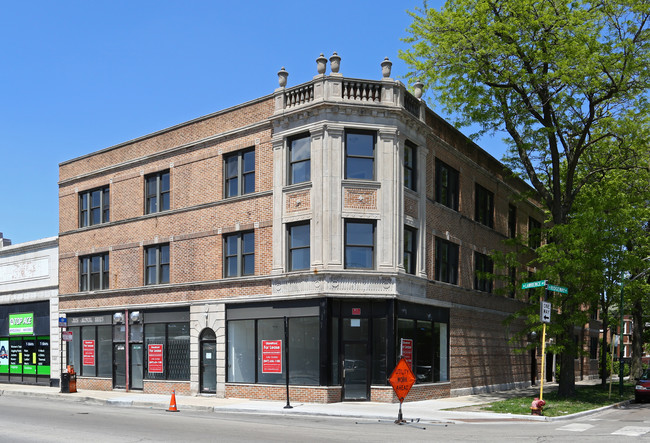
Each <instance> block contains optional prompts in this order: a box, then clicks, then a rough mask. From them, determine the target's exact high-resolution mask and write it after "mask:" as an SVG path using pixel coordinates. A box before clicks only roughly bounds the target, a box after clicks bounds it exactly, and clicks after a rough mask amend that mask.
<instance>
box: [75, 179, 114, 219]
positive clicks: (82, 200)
mask: <svg viewBox="0 0 650 443" xmlns="http://www.w3.org/2000/svg"><path fill="white" fill-rule="evenodd" d="M110 200H111V199H110V195H109V188H108V186H106V187H105V188H100V189H95V190H92V191H86V192H80V193H79V227H80V228H83V227H85V226H92V225H98V224H100V223H108V222H109V221H110Z"/></svg>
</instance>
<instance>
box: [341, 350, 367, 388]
mask: <svg viewBox="0 0 650 443" xmlns="http://www.w3.org/2000/svg"><path fill="white" fill-rule="evenodd" d="M368 369H369V368H368V345H367V343H354V342H353V343H344V344H343V400H369V399H370V393H369V387H370V385H369V383H368V380H369V377H368Z"/></svg>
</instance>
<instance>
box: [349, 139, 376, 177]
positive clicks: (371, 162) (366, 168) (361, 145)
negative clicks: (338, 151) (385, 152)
mask: <svg viewBox="0 0 650 443" xmlns="http://www.w3.org/2000/svg"><path fill="white" fill-rule="evenodd" d="M375 142H376V134H375V133H374V132H368V131H352V130H348V131H345V178H351V179H358V180H374V179H375Z"/></svg>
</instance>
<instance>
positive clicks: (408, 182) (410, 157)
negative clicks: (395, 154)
mask: <svg viewBox="0 0 650 443" xmlns="http://www.w3.org/2000/svg"><path fill="white" fill-rule="evenodd" d="M415 154H416V147H415V145H414V144H413V143H411V142H409V141H407V142H406V143H405V144H404V187H406V188H408V189H410V190H411V191H417V182H416V178H417V174H416V168H415V167H416V160H415Z"/></svg>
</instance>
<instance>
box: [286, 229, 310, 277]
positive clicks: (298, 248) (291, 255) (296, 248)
mask: <svg viewBox="0 0 650 443" xmlns="http://www.w3.org/2000/svg"><path fill="white" fill-rule="evenodd" d="M305 226H307V236H308V238H307V244H306V245H305V244H301V245H297V246H295V245H293V238H294V234H293V230H294V229H295V228H301V227H305ZM304 250H307V255H308V257H309V259H308V260H307V261H308V263H307V266H302V267H295V260H294V255H295V254H294V252H299V251H304ZM287 253H288V257H287V269H288V270H289V271H303V270H306V269H309V268H310V267H311V223H310V221H309V220H307V221H302V222H297V223H291V224H289V225H287Z"/></svg>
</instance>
